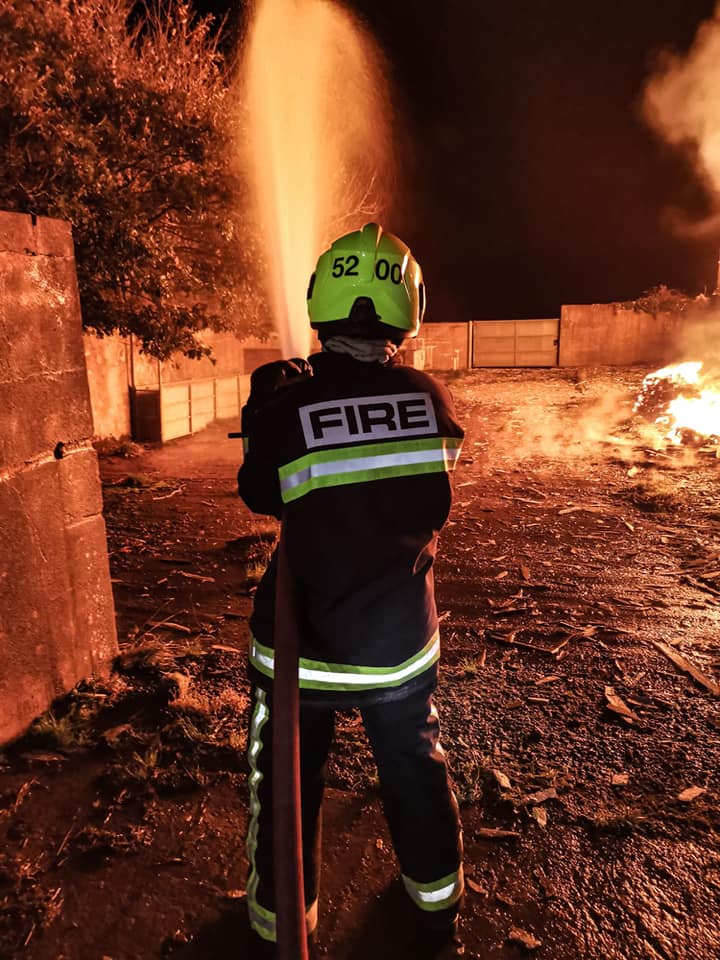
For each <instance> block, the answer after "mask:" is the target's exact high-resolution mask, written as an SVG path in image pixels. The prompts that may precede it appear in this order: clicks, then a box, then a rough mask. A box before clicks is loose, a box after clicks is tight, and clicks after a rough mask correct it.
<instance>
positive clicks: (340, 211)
mask: <svg viewBox="0 0 720 960" xmlns="http://www.w3.org/2000/svg"><path fill="white" fill-rule="evenodd" d="M240 92H241V97H242V104H243V107H242V109H243V120H244V124H243V127H244V129H243V143H242V144H241V151H242V159H243V161H244V166H245V169H246V170H247V171H248V174H249V180H250V184H251V186H252V195H253V200H254V203H253V214H254V220H255V224H256V228H257V230H258V234H259V237H260V240H261V244H260V247H261V249H262V250H263V251H264V257H263V259H264V262H263V264H261V265H258V266H259V272H260V273H261V275H262V277H263V282H264V285H265V291H266V294H267V297H268V300H269V303H270V305H271V309H272V313H273V319H274V323H275V328H276V330H277V332H278V335H279V338H280V344H281V348H282V351H283V355H284V356H286V357H288V356H293V357H306V356H307V354H308V353H309V352H310V343H311V333H310V325H309V322H308V317H307V309H306V292H307V286H308V281H309V278H310V276H311V274H312V271H313V268H314V265H315V262H316V260H317V258H318V255H319V254H320V252H321V251H322V250H323V248H325V247H326V246H329V244H330V242H331V241H332V240H333V239H335V238H336V237H337V236H340V235H342V234H345V233H348V232H350V231H352V230H357V229H359V228H360V227H362V225H363V224H364V223H366V222H368V221H371V220H375V221H382V220H384V219H385V214H386V213H387V204H388V199H389V198H390V197H391V196H392V191H393V185H392V165H391V162H390V156H391V153H390V149H389V144H390V129H389V120H388V118H389V116H390V112H389V98H388V95H387V92H386V87H385V83H384V81H383V75H382V58H381V56H380V54H379V52H378V50H377V48H376V46H375V44H374V42H373V40H372V38H371V37H370V36H369V34H368V33H367V32H366V31H365V30H364V29H363V28H362V27H361V25H360V24H359V22H358V21H357V20H356V19H355V18H354V17H353V16H352V15H351V14H350V13H349V12H348V11H347V10H346V9H344V8H343V7H342V6H341V5H340V4H339V3H336V2H334V0H256V2H255V4H254V6H253V8H252V15H251V21H250V24H249V29H248V32H247V38H246V42H245V48H244V56H243V61H242V71H241V87H240ZM277 569H278V579H277V586H276V614H275V681H274V697H273V703H274V706H273V710H274V718H275V721H274V727H273V735H274V740H273V771H274V776H273V820H274V833H275V836H274V867H275V897H276V915H277V947H278V956H279V958H280V960H305V958H306V957H307V942H306V935H305V902H304V891H303V864H302V836H301V833H302V831H301V821H300V767H299V721H298V710H299V704H298V700H299V690H298V645H299V638H298V622H299V619H300V618H299V608H298V600H297V590H296V584H295V583H294V581H293V578H292V575H291V572H290V569H289V566H288V563H287V556H286V553H285V543H284V538H283V536H282V535H281V538H280V543H279V546H278V564H277Z"/></svg>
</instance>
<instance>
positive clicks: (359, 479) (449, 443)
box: [278, 437, 462, 503]
mask: <svg viewBox="0 0 720 960" xmlns="http://www.w3.org/2000/svg"><path fill="white" fill-rule="evenodd" d="M461 447H462V440H459V439H457V438H455V437H430V438H428V439H422V440H397V441H395V442H392V443H370V444H364V445H362V446H353V447H340V448H336V449H334V450H317V451H315V452H314V453H308V454H306V455H305V456H304V457H300V458H299V459H298V460H293V461H292V463H286V464H285V465H284V466H282V467H280V469H279V470H278V477H279V480H280V491H281V494H282V499H283V503H290V502H292V501H293V500H298V499H299V498H300V497H303V496H305V494H306V493H310V491H311V490H318V489H321V488H323V487H338V486H342V485H344V484H347V483H366V482H367V481H370V480H384V479H387V478H388V477H412V476H417V475H418V474H424V473H447V472H448V471H450V470H453V469H454V468H455V464H456V463H457V460H458V457H459V456H460V449H461Z"/></svg>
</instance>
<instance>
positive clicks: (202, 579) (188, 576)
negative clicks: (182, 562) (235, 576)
mask: <svg viewBox="0 0 720 960" xmlns="http://www.w3.org/2000/svg"><path fill="white" fill-rule="evenodd" d="M177 572H178V573H179V574H180V576H181V577H185V578H186V579H188V580H200V582H201V583H215V577H206V576H203V574H201V573H188V571H187V570H178V571H177Z"/></svg>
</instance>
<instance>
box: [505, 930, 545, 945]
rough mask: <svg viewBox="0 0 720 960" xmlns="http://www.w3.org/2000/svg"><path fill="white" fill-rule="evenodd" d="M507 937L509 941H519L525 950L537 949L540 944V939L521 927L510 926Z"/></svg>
mask: <svg viewBox="0 0 720 960" xmlns="http://www.w3.org/2000/svg"><path fill="white" fill-rule="evenodd" d="M507 938H508V940H509V941H510V942H511V943H519V944H520V946H522V947H524V948H525V949H526V950H537V948H538V947H541V946H542V940H538V938H537V937H535V936H533V934H532V933H529V932H528V931H527V930H523V929H522V928H521V927H510V932H509V933H508V936H507Z"/></svg>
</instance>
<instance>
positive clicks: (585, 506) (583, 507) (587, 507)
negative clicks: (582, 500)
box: [558, 504, 607, 517]
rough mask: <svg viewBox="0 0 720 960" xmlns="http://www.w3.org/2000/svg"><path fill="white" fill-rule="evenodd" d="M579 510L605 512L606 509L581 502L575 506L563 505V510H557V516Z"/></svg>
mask: <svg viewBox="0 0 720 960" xmlns="http://www.w3.org/2000/svg"><path fill="white" fill-rule="evenodd" d="M579 510H584V511H585V512H586V513H607V511H606V510H603V508H602V507H593V506H591V505H590V504H581V505H579V506H576V507H565V509H564V510H558V516H559V517H562V516H563V515H564V514H566V513H577V512H578V511H579Z"/></svg>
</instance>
